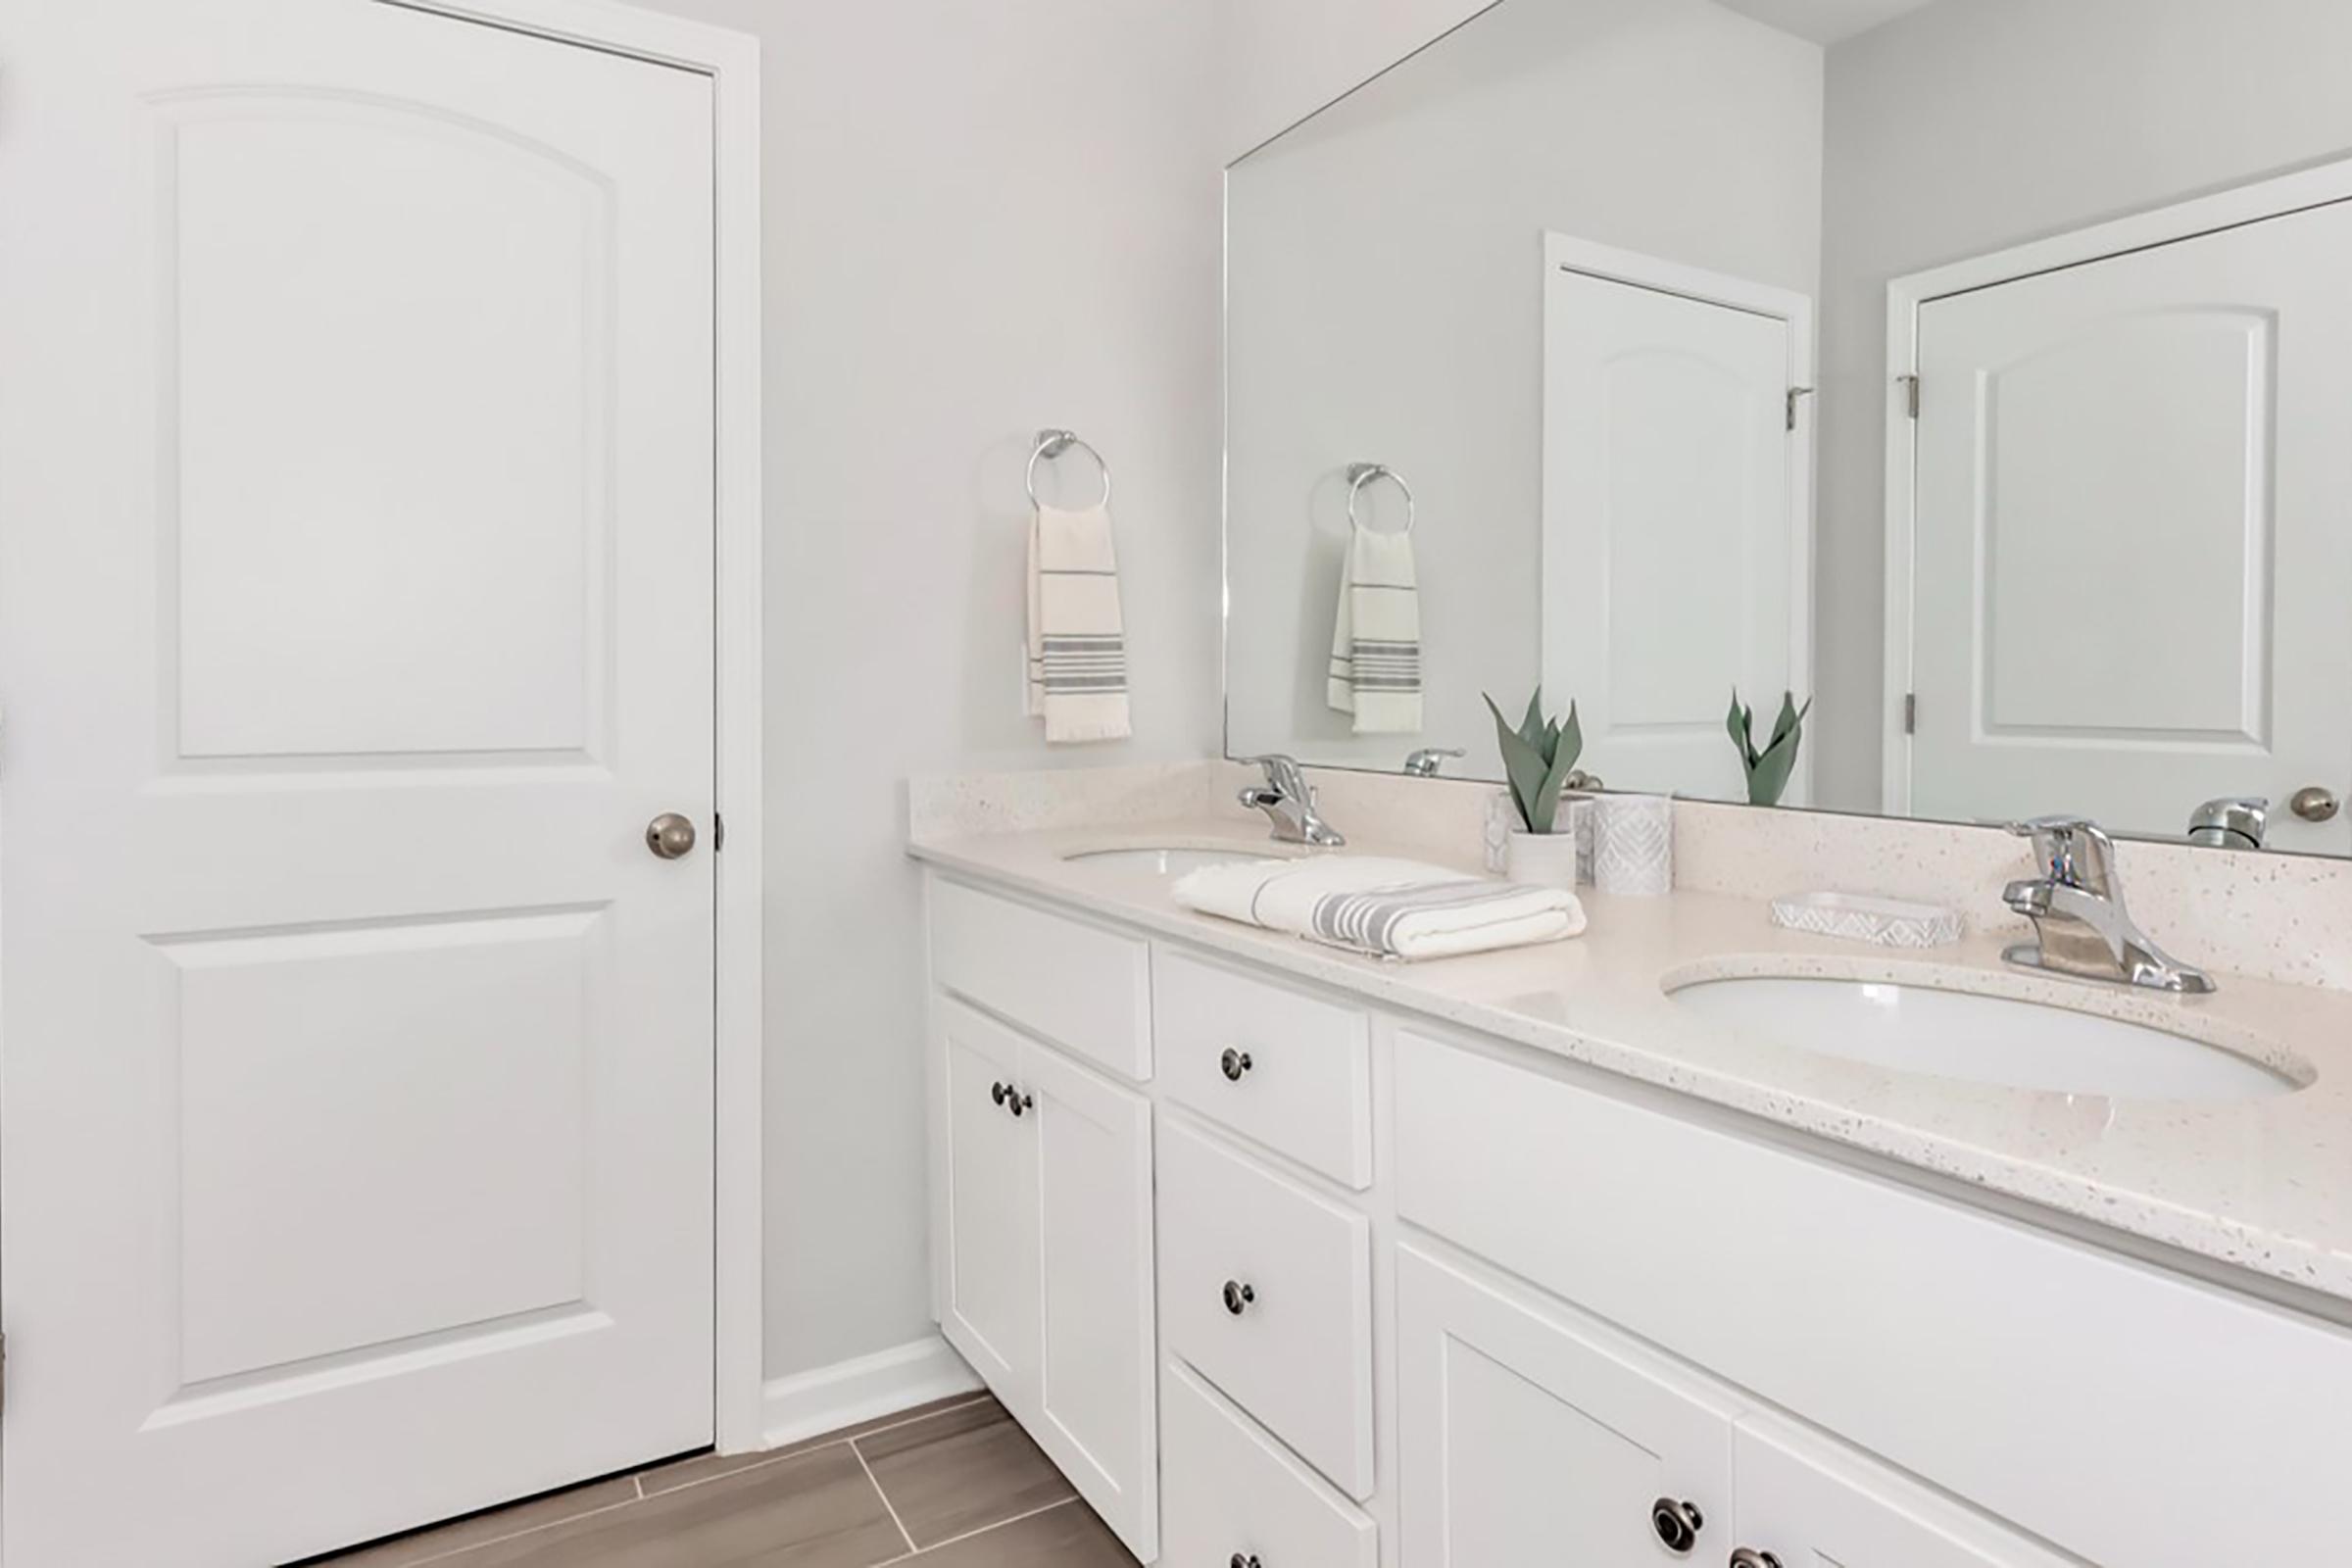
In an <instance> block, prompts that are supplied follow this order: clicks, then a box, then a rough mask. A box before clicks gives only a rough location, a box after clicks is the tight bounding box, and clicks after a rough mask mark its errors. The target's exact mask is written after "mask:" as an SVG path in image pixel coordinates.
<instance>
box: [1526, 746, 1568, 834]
mask: <svg viewBox="0 0 2352 1568" xmlns="http://www.w3.org/2000/svg"><path fill="white" fill-rule="evenodd" d="M1575 771H1576V753H1575V752H1574V751H1573V750H1571V749H1570V748H1568V747H1565V746H1563V747H1561V748H1560V750H1559V752H1558V754H1557V755H1556V756H1554V757H1553V758H1552V760H1551V768H1550V770H1549V771H1548V772H1546V773H1545V774H1544V788H1543V794H1542V795H1540V796H1539V797H1538V798H1537V800H1536V811H1535V815H1534V816H1532V817H1531V818H1529V820H1528V826H1529V827H1531V828H1533V829H1534V830H1535V831H1536V832H1538V833H1549V832H1550V831H1551V830H1552V829H1553V828H1554V827H1555V826H1557V825H1558V823H1559V819H1560V792H1561V791H1562V790H1563V789H1565V788H1567V785H1568V775H1569V774H1570V773H1573V772H1575Z"/></svg>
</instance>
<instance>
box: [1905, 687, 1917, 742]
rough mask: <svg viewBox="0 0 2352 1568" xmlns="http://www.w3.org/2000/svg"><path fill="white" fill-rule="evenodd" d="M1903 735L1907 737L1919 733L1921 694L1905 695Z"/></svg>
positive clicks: (1910, 693) (1911, 693) (1906, 693)
mask: <svg viewBox="0 0 2352 1568" xmlns="http://www.w3.org/2000/svg"><path fill="white" fill-rule="evenodd" d="M1903 733H1904V734H1906V735H1916V734H1918V733H1919V693H1917V692H1905V693H1903Z"/></svg>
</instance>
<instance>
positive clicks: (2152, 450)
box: [1909, 205, 2352, 853]
mask: <svg viewBox="0 0 2352 1568" xmlns="http://www.w3.org/2000/svg"><path fill="white" fill-rule="evenodd" d="M2347 265H2352V205H2339V206H2336V207H2331V208H2322V209H2318V210H2315V211H2312V212H2307V213H2301V214H2297V215H2294V216H2291V217H2286V218H2278V219H2273V220H2270V221H2264V222H2259V223H2253V224H2248V225H2245V226H2243V227H2239V228H2235V229H2229V230H2225V231H2223V232H2221V233H2216V234H2208V235H2203V236H2200V237H2198V238H2194V239H2187V240H2182V241H2180V242H2178V243H2175V244H2171V245H2162V246H2157V247H2154V248H2152V249H2148V250H2142V251H2135V252H2133V253H2131V254H2130V255H2127V256H2119V257H2111V258H2109V259H2107V260H2104V261H2099V262H2093V263H2089V264H2086V265H2084V266H2081V267H2074V268H2068V269H2065V270H2059V271H2055V272H2048V273H2043V274H2040V275H2038V276H2034V277H2029V278H2023V279H2020V280H2017V281H2015V282H2009V283H2002V284H1998V285H1995V286H1993V287H1989V288H1984V289H1979V290H1975V291H1973V292H1971V293H1967V294H1961V295H1956V296H1953V297H1951V298H1948V299H1940V300H1932V301H1929V302H1928V303H1926V304H1925V305H1923V306H1921V307H1920V311H1919V369H1920V376H1921V388H1922V395H1921V410H1920V426H1919V457H1918V472H1917V479H1916V483H1917V487H1918V492H1917V502H1918V519H1917V543H1916V552H1915V568H1914V587H1913V615H1914V625H1913V631H1912V650H1911V660H1912V669H1913V681H1912V686H1913V690H1914V691H1915V692H1916V693H1917V695H1918V699H1919V702H1918V720H1917V722H1918V731H1917V735H1916V737H1915V739H1914V741H1913V744H1912V753H1911V767H1910V779H1909V788H1910V809H1912V810H1913V811H1915V812H1917V813H1919V814H1922V815H1927V816H1948V817H1960V818H1968V817H2016V816H2026V815H2033V814H2035V813H2039V812H2048V811H2056V810H2082V811H2088V812H2091V813H2093V814H2095V815H2097V816H2098V817H2099V818H2100V819H2101V820H2102V821H2103V822H2105V823H2106V824H2107V825H2108V826H2110V827H2113V828H2119V829H2123V830H2125V831H2130V832H2135V833H2158V834H2179V833H2180V832H2183V831H2185V829H2186V828H2187V825H2188V819H2189V814H2190V812H2191V811H2192V810H2193V809H2195V807H2196V806H2197V805H2198V804H2199V803H2200V802H2202V801H2205V800H2207V799H2210V798H2213V797H2216V796H2222V795H2267V796H2269V797H2271V798H2272V799H2273V800H2274V801H2275V802H2278V803H2279V805H2280V806H2281V808H2283V804H2284V802H2285V801H2286V799H2287V797H2289V796H2291V795H2292V794H2293V793H2294V792H2295V791H2296V790H2298V789H2300V788H2302V787H2304V786H2305V785H2310V784H2320V785H2325V786H2326V787H2327V788H2328V789H2330V790H2332V791H2334V792H2336V793H2337V794H2339V795H2340V794H2342V793H2344V791H2345V789H2346V788H2347V786H2352V714H2347V711H2346V710H2345V709H2344V707H2343V705H2342V703H2341V702H2340V701H2339V700H2338V699H2337V696H2336V693H2335V691H2334V690H2333V686H2334V682H2333V681H2332V680H2331V679H2330V678H2329V677H2330V675H2331V673H2332V672H2333V671H2337V670H2340V669H2342V668H2344V667H2346V665H2347V663H2348V662H2352V622H2347V620H2346V618H2345V616H2344V614H2343V612H2342V606H2343V604H2344V602H2345V597H2346V594H2347V593H2348V592H2352V543H2348V542H2347V536H2346V534H2345V532H2344V530H2343V528H2342V527H2341V525H2340V519H2341V517H2342V515H2343V514H2344V510H2345V507H2346V505H2347V503H2348V502H2352V451H2348V450H2347V449H2346V448H2345V446H2344V443H2343V442H2342V440H2341V439H2340V434H2341V427H2342V425H2343V417H2344V414H2345V411H2347V410H2352V302H2347V301H2346V300H2345V298H2344V295H2343V290H2342V287H2341V283H2340V279H2341V277H2342V275H2343V271H2344V269H2345V267H2346V266H2347ZM2271 820H2272V823H2273V842H2274V843H2275V844H2276V845H2277V846H2278V847H2279V848H2284V849H2294V850H2305V851H2335V852H2339V853H2340V852H2345V851H2352V822H2347V821H2346V820H2344V819H2341V818H2339V819H2338V820H2336V821H2334V822H2331V823H2327V824H2317V823H2307V822H2303V821H2301V820H2299V819H2297V818H2295V817H2293V816H2291V815H2289V814H2288V813H2287V812H2286V811H2285V810H2284V809H2279V810H2277V811H2275V812H2274V813H2273V815H2272V818H2271Z"/></svg>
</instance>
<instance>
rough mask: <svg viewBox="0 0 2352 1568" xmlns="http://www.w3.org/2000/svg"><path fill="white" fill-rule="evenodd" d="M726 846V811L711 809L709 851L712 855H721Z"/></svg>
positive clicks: (724, 851)
mask: <svg viewBox="0 0 2352 1568" xmlns="http://www.w3.org/2000/svg"><path fill="white" fill-rule="evenodd" d="M726 848H727V813H726V812H724V811H712V812H711V854H712V855H723V854H725V853H726Z"/></svg>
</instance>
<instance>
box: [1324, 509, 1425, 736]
mask: <svg viewBox="0 0 2352 1568" xmlns="http://www.w3.org/2000/svg"><path fill="white" fill-rule="evenodd" d="M1351 532H1352V533H1353V537H1352V538H1350V539H1349V540H1348V561H1347V564H1346V566H1345V567H1344V568H1343V570H1342V571H1341V573H1340V613H1339V615H1338V617H1337V622H1336V624H1335V625H1334V626H1333V627H1332V633H1331V678H1330V683H1329V692H1328V697H1329V701H1330V704H1331V706H1332V707H1333V708H1335V709H1337V710H1338V711H1341V712H1343V713H1352V714H1354V715H1355V733H1356V734H1358V735H1418V734H1419V733H1420V732H1421V588H1420V583H1419V580H1418V578H1417V577H1416V575H1415V573H1414V570H1413V538H1412V535H1411V534H1409V533H1393V532H1385V531H1383V532H1375V531H1374V530H1373V529H1370V528H1355V529H1353V530H1351Z"/></svg>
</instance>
